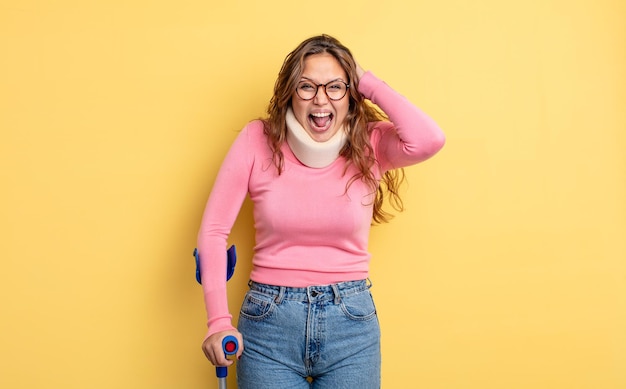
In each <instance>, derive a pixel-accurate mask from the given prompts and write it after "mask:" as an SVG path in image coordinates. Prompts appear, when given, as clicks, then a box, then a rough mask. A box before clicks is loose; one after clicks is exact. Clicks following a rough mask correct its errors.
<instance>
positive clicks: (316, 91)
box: [296, 79, 350, 101]
mask: <svg viewBox="0 0 626 389" xmlns="http://www.w3.org/2000/svg"><path fill="white" fill-rule="evenodd" d="M303 82H310V83H311V84H313V86H315V94H314V95H313V97H311V98H310V99H305V98H304V97H302V96H300V93H298V90H299V88H298V86H299V85H300V84H301V83H303ZM334 82H340V83H342V84H344V85H345V86H346V91H345V93H344V94H343V96H341V97H340V98H338V99H333V98H332V97H330V96H329V95H328V92H327V91H326V86H327V85H329V84H332V83H334ZM320 86H323V87H324V94H326V97H328V99H329V100H332V101H339V100H341V99H343V98H344V97H346V95H347V94H348V89H350V84H348V83H347V82H345V81H343V80H339V79H337V80H332V81H328V82H327V83H326V84H316V83H314V82H313V81H312V80H309V79H305V80H300V81H298V83H297V84H296V95H298V97H299V98H301V99H302V100H304V101H311V100H313V99H314V98H315V97H316V96H317V93H318V92H319V91H320Z"/></svg>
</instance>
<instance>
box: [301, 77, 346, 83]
mask: <svg viewBox="0 0 626 389" xmlns="http://www.w3.org/2000/svg"><path fill="white" fill-rule="evenodd" d="M303 80H307V81H311V82H312V83H314V84H316V85H324V84H318V83H317V82H316V81H315V80H313V79H312V78H309V77H305V76H302V77H300V81H303ZM335 81H341V82H346V81H344V79H343V78H341V77H338V78H335V79H333V80H330V81H328V82H327V83H326V84H329V83H331V82H335ZM346 83H347V82H346Z"/></svg>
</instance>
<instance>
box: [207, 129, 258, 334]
mask: <svg viewBox="0 0 626 389" xmlns="http://www.w3.org/2000/svg"><path fill="white" fill-rule="evenodd" d="M249 126H250V125H248V126H247V127H246V128H244V129H243V130H242V131H241V133H240V134H239V135H238V136H237V138H236V139H235V141H234V143H233V145H232V146H231V148H230V150H229V151H228V153H227V154H226V157H225V158H224V161H223V162H222V165H221V167H220V169H219V172H218V174H217V177H216V179H215V183H214V185H213V188H212V190H211V194H210V196H209V199H208V201H207V204H206V207H205V210H204V214H203V216H202V222H201V225H200V231H199V233H198V253H199V256H200V271H201V277H202V290H203V292H204V302H205V305H206V312H207V319H208V321H207V326H208V333H207V337H209V336H210V335H212V334H214V333H216V332H220V331H225V330H230V329H233V328H234V327H233V325H232V323H231V319H232V315H231V314H230V313H229V310H228V299H227V296H226V245H227V239H228V235H229V234H230V231H231V229H232V226H233V224H234V223H235V220H236V219H237V215H238V214H239V211H240V210H241V205H242V204H243V201H244V199H245V197H246V194H247V192H248V181H249V177H250V170H251V166H252V155H253V153H252V152H251V151H250V146H249V144H250V142H249V136H248V135H249V132H248V129H249Z"/></svg>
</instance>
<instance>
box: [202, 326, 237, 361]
mask: <svg viewBox="0 0 626 389" xmlns="http://www.w3.org/2000/svg"><path fill="white" fill-rule="evenodd" d="M228 335H233V336H235V338H237V341H238V343H239V349H238V350H237V354H235V356H236V357H237V359H239V358H241V355H242V354H243V337H242V336H241V334H240V333H239V332H237V331H224V332H219V333H216V334H213V335H211V336H209V337H208V338H206V339H205V340H204V342H203V343H202V351H203V352H204V355H205V356H206V358H207V359H208V360H209V361H210V362H211V363H212V364H213V365H214V366H224V367H227V366H230V365H232V364H233V361H232V360H230V359H228V358H226V355H224V350H223V349H222V341H223V340H224V338H225V337H226V336H228Z"/></svg>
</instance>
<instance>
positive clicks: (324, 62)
mask: <svg viewBox="0 0 626 389" xmlns="http://www.w3.org/2000/svg"><path fill="white" fill-rule="evenodd" d="M302 77H303V78H308V79H311V80H313V81H317V82H328V81H332V80H336V79H339V78H340V79H342V80H346V79H347V75H346V72H345V71H344V70H343V68H342V67H341V64H339V61H338V60H337V59H336V58H335V57H333V56H332V55H331V54H328V53H321V54H312V55H309V56H308V57H306V58H305V60H304V69H303V70H302Z"/></svg>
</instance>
